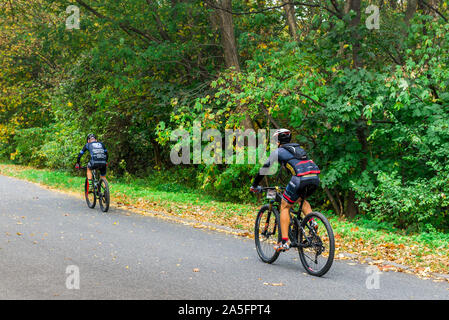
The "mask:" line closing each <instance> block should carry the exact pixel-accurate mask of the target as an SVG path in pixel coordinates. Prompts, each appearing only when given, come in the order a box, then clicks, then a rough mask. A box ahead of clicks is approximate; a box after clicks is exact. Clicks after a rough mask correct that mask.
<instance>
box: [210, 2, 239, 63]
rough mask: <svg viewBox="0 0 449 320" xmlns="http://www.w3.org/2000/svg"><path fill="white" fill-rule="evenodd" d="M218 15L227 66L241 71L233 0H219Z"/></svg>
mask: <svg viewBox="0 0 449 320" xmlns="http://www.w3.org/2000/svg"><path fill="white" fill-rule="evenodd" d="M216 4H217V7H219V8H220V9H217V15H218V20H219V26H220V33H221V44H222V45H223V51H224V58H225V63H226V67H227V68H231V67H233V68H235V70H236V71H240V66H239V59H238V54H237V45H236V41H235V34H234V23H233V21H232V14H231V12H232V1H231V0H217V2H216Z"/></svg>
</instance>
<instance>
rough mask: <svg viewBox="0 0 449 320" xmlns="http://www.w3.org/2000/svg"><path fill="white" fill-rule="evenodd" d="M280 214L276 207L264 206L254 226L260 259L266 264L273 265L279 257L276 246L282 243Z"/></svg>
mask: <svg viewBox="0 0 449 320" xmlns="http://www.w3.org/2000/svg"><path fill="white" fill-rule="evenodd" d="M279 229H280V221H279V212H278V210H277V209H276V208H275V207H272V209H271V210H270V206H269V205H268V204H267V205H264V206H263V207H262V208H261V209H260V211H259V213H258V214H257V218H256V223H255V226H254V240H255V242H256V249H257V254H258V255H259V258H260V259H261V260H262V261H263V262H266V263H273V262H274V261H276V259H277V258H278V257H279V253H280V252H276V250H275V249H274V245H275V244H276V243H277V242H280V241H281V233H280V230H279Z"/></svg>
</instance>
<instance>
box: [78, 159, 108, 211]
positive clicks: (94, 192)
mask: <svg viewBox="0 0 449 320" xmlns="http://www.w3.org/2000/svg"><path fill="white" fill-rule="evenodd" d="M80 169H87V167H80ZM91 171H92V180H93V185H92V186H91V185H90V184H89V179H87V177H86V180H85V182H84V197H85V198H86V203H87V206H88V207H89V208H91V209H93V208H95V205H96V203H97V199H98V202H99V203H100V209H101V211H103V212H107V211H108V210H109V202H110V196H109V185H108V182H107V181H106V179H104V178H102V177H101V176H100V175H99V174H98V172H97V169H91ZM97 177H100V179H98V178H97Z"/></svg>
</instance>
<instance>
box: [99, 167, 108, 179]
mask: <svg viewBox="0 0 449 320" xmlns="http://www.w3.org/2000/svg"><path fill="white" fill-rule="evenodd" d="M99 170H100V177H101V178H103V179H104V180H106V182H107V181H108V180H107V179H106V166H101V167H100V168H99Z"/></svg>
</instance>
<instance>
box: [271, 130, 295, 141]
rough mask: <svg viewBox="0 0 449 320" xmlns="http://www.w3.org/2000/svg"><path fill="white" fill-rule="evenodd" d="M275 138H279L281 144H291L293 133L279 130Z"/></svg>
mask: <svg viewBox="0 0 449 320" xmlns="http://www.w3.org/2000/svg"><path fill="white" fill-rule="evenodd" d="M274 136H275V137H277V138H278V142H279V143H280V144H284V143H289V142H290V141H291V139H292V133H291V132H290V130H288V129H278V130H276V132H275V133H274Z"/></svg>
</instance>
